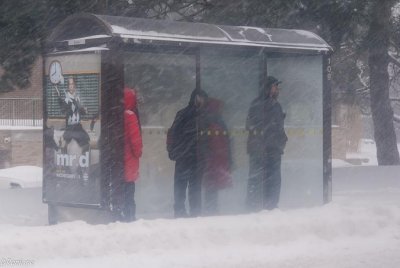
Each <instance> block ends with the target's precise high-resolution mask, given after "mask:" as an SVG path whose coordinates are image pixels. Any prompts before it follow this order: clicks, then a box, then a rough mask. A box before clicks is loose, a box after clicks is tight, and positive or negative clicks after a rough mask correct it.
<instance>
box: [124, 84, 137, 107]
mask: <svg viewBox="0 0 400 268" xmlns="http://www.w3.org/2000/svg"><path fill="white" fill-rule="evenodd" d="M136 105H137V100H136V92H135V90H134V89H131V88H129V87H125V88H124V107H125V110H130V111H134V110H135V109H136Z"/></svg>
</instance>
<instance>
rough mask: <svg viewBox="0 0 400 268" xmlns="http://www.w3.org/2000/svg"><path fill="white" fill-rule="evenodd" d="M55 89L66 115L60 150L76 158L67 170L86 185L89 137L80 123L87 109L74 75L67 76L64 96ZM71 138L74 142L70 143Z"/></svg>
mask: <svg viewBox="0 0 400 268" xmlns="http://www.w3.org/2000/svg"><path fill="white" fill-rule="evenodd" d="M56 90H57V92H58V101H59V104H60V106H61V110H62V111H63V112H64V113H65V115H66V118H65V131H64V134H63V139H64V141H65V146H64V148H62V150H63V152H64V153H65V154H68V155H69V156H73V157H74V158H73V159H76V160H75V161H74V163H69V165H70V166H69V169H70V170H69V172H71V173H72V174H71V175H74V176H76V178H81V179H82V181H83V184H84V185H88V182H89V150H90V138H89V135H88V133H87V132H86V131H85V129H84V128H83V127H82V124H81V115H85V114H87V109H86V108H85V107H84V106H83V105H82V104H81V101H80V98H79V95H78V93H77V89H76V83H75V79H74V77H69V78H68V88H67V91H66V92H65V97H64V98H62V97H61V96H60V92H59V91H58V89H57V87H56ZM72 140H74V141H75V142H76V143H72ZM83 160H85V161H83Z"/></svg>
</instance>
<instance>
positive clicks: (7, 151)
mask: <svg viewBox="0 0 400 268" xmlns="http://www.w3.org/2000/svg"><path fill="white" fill-rule="evenodd" d="M42 133H43V132H42V129H29V130H26V129H25V130H0V168H7V167H14V166H21V165H32V166H39V167H40V166H42V162H43V157H42V155H43V153H42V152H43V136H42Z"/></svg>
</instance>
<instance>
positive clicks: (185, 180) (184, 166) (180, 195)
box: [174, 160, 201, 218]
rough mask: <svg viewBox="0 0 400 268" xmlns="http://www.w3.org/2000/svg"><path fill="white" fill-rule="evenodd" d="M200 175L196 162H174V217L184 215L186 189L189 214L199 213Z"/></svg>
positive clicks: (196, 214) (193, 215) (195, 214)
mask: <svg viewBox="0 0 400 268" xmlns="http://www.w3.org/2000/svg"><path fill="white" fill-rule="evenodd" d="M200 178H201V176H199V174H198V170H197V167H196V163H195V162H193V161H182V160H178V161H176V163H175V176H174V212H175V217H176V218H179V217H186V216H187V213H186V208H185V200H186V189H188V199H189V208H190V216H192V217H196V216H199V215H200V213H201V179H200Z"/></svg>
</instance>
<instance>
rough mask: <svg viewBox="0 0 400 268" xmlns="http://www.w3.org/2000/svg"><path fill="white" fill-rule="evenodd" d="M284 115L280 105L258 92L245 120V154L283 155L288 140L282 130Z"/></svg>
mask: <svg viewBox="0 0 400 268" xmlns="http://www.w3.org/2000/svg"><path fill="white" fill-rule="evenodd" d="M284 120H285V113H284V112H283V111H282V107H281V105H280V103H279V102H278V101H277V100H276V99H274V98H270V97H267V94H266V93H265V91H262V92H260V94H259V96H258V97H257V98H256V99H254V100H253V101H252V103H251V105H250V109H249V112H248V116H247V119H246V129H247V130H248V131H249V137H248V140H247V153H248V154H251V155H259V156H261V155H263V154H270V155H271V154H278V155H281V154H283V150H284V148H285V146H286V142H287V140H288V138H287V136H286V133H285V129H284Z"/></svg>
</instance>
